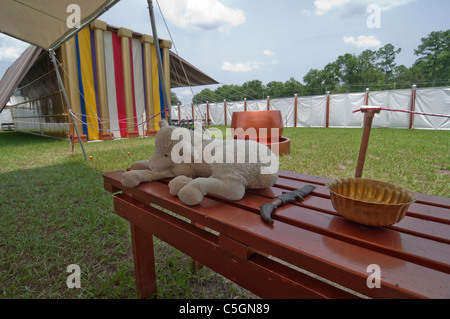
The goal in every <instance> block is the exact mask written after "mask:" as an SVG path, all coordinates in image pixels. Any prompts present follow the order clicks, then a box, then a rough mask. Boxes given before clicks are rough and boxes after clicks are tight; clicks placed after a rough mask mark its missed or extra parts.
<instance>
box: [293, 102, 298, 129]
mask: <svg viewBox="0 0 450 319" xmlns="http://www.w3.org/2000/svg"><path fill="white" fill-rule="evenodd" d="M297 104H298V97H297V94H295V98H294V116H295V117H294V127H297Z"/></svg>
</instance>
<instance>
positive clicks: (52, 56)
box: [49, 50, 89, 163]
mask: <svg viewBox="0 0 450 319" xmlns="http://www.w3.org/2000/svg"><path fill="white" fill-rule="evenodd" d="M49 52H50V57H51V59H52V62H53V66H54V68H55V72H56V77H57V78H58V83H59V87H60V88H61V90H62V93H63V96H64V100H65V101H66V104H67V107H68V108H69V110H70V112H69V113H70V117H71V118H72V123H73V127H74V128H75V132H77V136H78V141H79V142H80V145H81V149H82V150H83V154H84V158H85V159H86V162H88V163H89V161H88V158H87V155H86V152H85V151H84V146H83V141H81V138H80V133H79V132H78V128H77V126H76V125H75V120H74V118H73V114H72V112H71V111H72V108H71V107H70V103H69V99H68V98H67V93H66V89H65V88H64V83H63V81H62V79H61V74H60V73H59V68H58V64H57V63H56V55H55V51H53V50H50V51H49Z"/></svg>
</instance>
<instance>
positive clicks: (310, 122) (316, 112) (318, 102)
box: [297, 95, 327, 127]
mask: <svg viewBox="0 0 450 319" xmlns="http://www.w3.org/2000/svg"><path fill="white" fill-rule="evenodd" d="M326 107H327V96H326V95H318V96H302V97H299V98H298V101H297V126H299V127H325V125H326Z"/></svg>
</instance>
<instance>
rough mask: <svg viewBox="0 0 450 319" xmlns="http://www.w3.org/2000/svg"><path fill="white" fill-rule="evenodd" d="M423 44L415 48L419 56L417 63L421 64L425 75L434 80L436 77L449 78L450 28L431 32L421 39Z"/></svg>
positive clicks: (433, 82) (415, 52)
mask: <svg viewBox="0 0 450 319" xmlns="http://www.w3.org/2000/svg"><path fill="white" fill-rule="evenodd" d="M421 42H422V43H421V44H420V45H419V47H418V48H417V50H414V54H415V55H417V56H418V57H419V59H418V60H417V61H416V64H420V66H421V68H422V69H423V72H425V76H426V77H427V78H428V79H430V80H431V81H432V85H433V86H434V85H435V83H436V79H441V80H448V78H449V76H450V30H447V31H435V32H431V33H430V34H429V35H428V36H427V37H425V38H422V39H421Z"/></svg>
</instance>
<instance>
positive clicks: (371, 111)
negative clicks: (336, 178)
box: [355, 108, 381, 178]
mask: <svg viewBox="0 0 450 319" xmlns="http://www.w3.org/2000/svg"><path fill="white" fill-rule="evenodd" d="M361 112H363V113H364V132H363V137H362V141H361V148H360V150H359V157H358V164H357V166H356V172H355V178H361V177H362V171H363V168H364V161H365V159H366V153H367V146H368V144H369V137H370V130H371V128H372V121H373V117H374V116H375V114H376V113H380V112H381V109H380V108H362V109H361Z"/></svg>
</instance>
